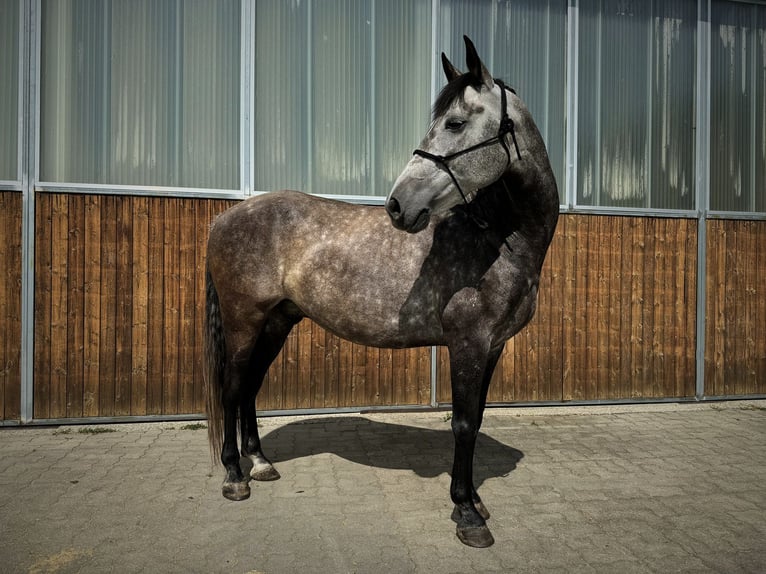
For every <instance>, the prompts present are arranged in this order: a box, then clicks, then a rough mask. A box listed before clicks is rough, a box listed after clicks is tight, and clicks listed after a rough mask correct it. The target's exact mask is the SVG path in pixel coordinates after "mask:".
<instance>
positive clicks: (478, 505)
mask: <svg viewBox="0 0 766 574" xmlns="http://www.w3.org/2000/svg"><path fill="white" fill-rule="evenodd" d="M473 506H474V508H475V509H476V512H478V513H479V516H481V517H482V518H483V519H484V520H489V510H487V507H486V506H484V503H483V502H475V503H474V505H473ZM450 518H452V522H460V510H458V507H457V505H455V507H454V508H453V509H452V516H450Z"/></svg>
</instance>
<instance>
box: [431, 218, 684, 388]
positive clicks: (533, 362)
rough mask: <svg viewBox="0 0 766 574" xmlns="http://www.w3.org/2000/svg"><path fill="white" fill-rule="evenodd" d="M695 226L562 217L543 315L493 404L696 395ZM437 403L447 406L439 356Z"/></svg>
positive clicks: (545, 282)
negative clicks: (444, 403)
mask: <svg viewBox="0 0 766 574" xmlns="http://www.w3.org/2000/svg"><path fill="white" fill-rule="evenodd" d="M696 237H697V232H696V221H695V220H688V219H661V218H646V217H607V216H595V215H562V216H561V218H560V219H559V226H558V228H557V231H556V236H555V237H554V240H553V243H552V245H551V249H550V251H549V253H548V257H547V258H546V262H545V265H544V267H543V271H542V274H541V280H540V292H539V300H538V307H537V313H536V315H535V317H534V318H533V320H532V321H531V323H530V324H529V325H528V326H527V327H526V328H525V329H524V330H522V331H521V332H520V333H519V334H517V335H516V336H515V337H514V338H513V339H511V340H510V341H509V342H508V344H507V345H506V348H505V351H504V353H503V356H502V358H501V361H500V363H499V365H498V369H497V371H496V373H495V376H494V379H493V381H492V384H491V386H490V393H489V398H488V400H489V401H490V402H514V401H516V402H518V401H571V400H610V399H637V398H655V397H657V398H659V397H688V396H693V395H694V391H695V340H696V337H695V317H696V309H695V300H696V282H695V276H696V265H697V257H696V253H697V248H696ZM437 396H438V400H439V402H449V401H450V399H451V392H450V388H449V361H448V354H447V352H446V350H444V349H440V350H439V360H438V377H437Z"/></svg>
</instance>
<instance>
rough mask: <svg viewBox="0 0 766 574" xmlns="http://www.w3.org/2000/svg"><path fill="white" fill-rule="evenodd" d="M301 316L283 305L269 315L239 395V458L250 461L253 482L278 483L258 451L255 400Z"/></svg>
mask: <svg viewBox="0 0 766 574" xmlns="http://www.w3.org/2000/svg"><path fill="white" fill-rule="evenodd" d="M300 319H301V316H300V314H299V312H298V311H297V309H293V306H292V305H291V304H290V303H288V302H284V303H283V304H281V305H279V306H278V307H276V308H275V309H274V310H272V312H271V313H270V314H269V317H268V319H267V321H266V324H265V325H264V327H263V329H262V331H261V334H260V335H259V337H258V341H257V342H256V344H255V348H254V349H253V353H252V355H251V357H250V364H249V368H248V377H249V379H250V380H249V382H250V384H249V385H247V388H246V390H245V392H243V393H242V397H241V403H240V428H241V437H242V456H246V457H248V458H249V459H250V460H251V461H252V462H253V468H252V469H251V470H250V477H251V478H252V479H253V480H259V481H266V480H277V479H278V478H279V473H278V472H277V470H276V469H275V468H274V466H273V465H272V464H271V461H270V460H269V459H268V458H266V456H265V455H264V454H263V450H262V449H261V439H260V436H259V435H258V423H257V418H256V410H255V399H256V395H257V394H258V391H259V390H260V389H261V386H262V385H263V379H264V377H265V376H266V372H267V371H268V369H269V366H270V365H271V363H272V362H273V361H274V359H275V358H276V356H277V355H278V354H279V351H280V350H281V349H282V346H283V345H284V342H285V339H287V336H288V335H289V334H290V330H291V329H292V328H293V325H295V324H296V323H297V322H298V321H300Z"/></svg>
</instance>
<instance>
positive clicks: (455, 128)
mask: <svg viewBox="0 0 766 574" xmlns="http://www.w3.org/2000/svg"><path fill="white" fill-rule="evenodd" d="M464 125H465V120H447V122H446V123H445V124H444V127H445V128H447V129H448V130H449V131H451V132H459V131H460V130H461V129H463V126H464Z"/></svg>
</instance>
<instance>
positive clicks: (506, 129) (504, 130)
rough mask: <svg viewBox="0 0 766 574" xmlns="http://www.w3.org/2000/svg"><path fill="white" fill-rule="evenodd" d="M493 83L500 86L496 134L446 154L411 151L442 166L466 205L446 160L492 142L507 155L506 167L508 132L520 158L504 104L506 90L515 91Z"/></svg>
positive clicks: (509, 154)
mask: <svg viewBox="0 0 766 574" xmlns="http://www.w3.org/2000/svg"><path fill="white" fill-rule="evenodd" d="M495 84H497V85H498V86H500V106H501V108H502V110H501V112H500V113H501V116H500V127H499V128H498V130H497V135H496V136H493V137H491V138H489V139H486V140H484V141H482V142H479V143H477V144H475V145H472V146H471V147H467V148H465V149H461V150H459V151H456V152H454V153H451V154H448V155H436V154H432V153H429V152H427V151H425V150H422V149H416V150H415V151H414V152H412V155H417V156H420V157H423V158H425V159H428V160H431V161H432V162H434V163H435V164H437V165H439V166H441V167H442V168H444V171H446V172H447V174H448V175H449V176H450V178H451V179H452V183H454V184H455V187H456V188H457V190H458V191H459V192H460V197H462V198H463V201H464V202H465V204H466V205H467V204H468V198H467V197H466V196H465V193H463V188H461V187H460V184H459V183H458V181H457V178H456V177H455V174H453V173H452V170H451V169H450V168H449V164H448V163H447V162H449V161H450V160H453V159H455V158H456V157H460V156H461V155H465V154H467V153H470V152H472V151H476V150H477V149H481V148H483V147H487V146H490V145H492V144H495V143H499V144H500V145H501V146H503V149H504V150H505V155H506V156H508V163H507V164H506V167H507V166H508V165H511V150H509V149H508V143H507V142H506V141H505V136H507V135H508V134H511V139H513V147H514V148H516V156H517V157H518V158H519V160H521V152H519V144H518V143H517V142H516V132H515V131H514V124H513V120H512V119H511V118H510V116H509V115H508V109H507V106H506V103H507V97H506V95H505V91H506V90H510V91H511V92H512V93H514V94H515V93H516V92H515V91H514V90H513V88H509V87H508V86H506V85H505V84H504V83H503V82H502V80H497V79H496V80H495Z"/></svg>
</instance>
